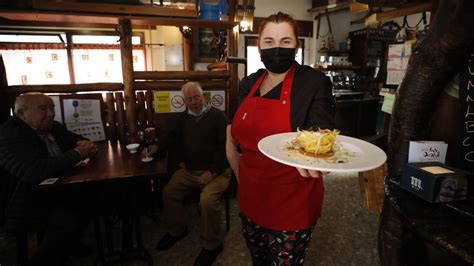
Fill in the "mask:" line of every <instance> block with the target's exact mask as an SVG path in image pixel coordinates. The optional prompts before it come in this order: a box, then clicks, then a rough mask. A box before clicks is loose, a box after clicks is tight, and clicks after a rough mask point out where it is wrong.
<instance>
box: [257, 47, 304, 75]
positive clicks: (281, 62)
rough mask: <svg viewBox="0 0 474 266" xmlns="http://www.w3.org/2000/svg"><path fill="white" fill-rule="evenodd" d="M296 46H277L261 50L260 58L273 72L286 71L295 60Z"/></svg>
mask: <svg viewBox="0 0 474 266" xmlns="http://www.w3.org/2000/svg"><path fill="white" fill-rule="evenodd" d="M295 50H296V48H282V47H275V48H270V49H263V50H260V60H262V62H263V64H264V65H265V67H266V68H267V70H268V71H270V72H273V73H284V72H286V71H288V69H290V67H291V65H293V62H295V55H296V53H295Z"/></svg>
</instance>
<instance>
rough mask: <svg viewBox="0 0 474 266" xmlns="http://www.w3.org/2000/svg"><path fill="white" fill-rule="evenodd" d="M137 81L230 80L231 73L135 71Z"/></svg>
mask: <svg viewBox="0 0 474 266" xmlns="http://www.w3.org/2000/svg"><path fill="white" fill-rule="evenodd" d="M133 75H134V78H135V80H140V79H145V80H174V79H178V80H183V79H186V80H201V79H228V78H229V76H230V73H229V71H227V70H226V71H135V72H134V73H133Z"/></svg>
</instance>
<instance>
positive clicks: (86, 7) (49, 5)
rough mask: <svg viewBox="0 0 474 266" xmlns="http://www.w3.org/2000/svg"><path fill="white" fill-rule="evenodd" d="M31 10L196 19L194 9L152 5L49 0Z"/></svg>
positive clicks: (41, 0)
mask: <svg viewBox="0 0 474 266" xmlns="http://www.w3.org/2000/svg"><path fill="white" fill-rule="evenodd" d="M32 6H33V9H37V10H51V11H67V12H71V11H76V12H77V11H78V12H91V10H93V11H94V12H97V13H105V14H127V15H132V14H135V15H151V16H166V17H186V18H197V12H196V9H178V8H170V7H164V6H153V5H121V4H109V3H84V2H75V1H67V3H64V2H62V1H51V0H33V1H32Z"/></svg>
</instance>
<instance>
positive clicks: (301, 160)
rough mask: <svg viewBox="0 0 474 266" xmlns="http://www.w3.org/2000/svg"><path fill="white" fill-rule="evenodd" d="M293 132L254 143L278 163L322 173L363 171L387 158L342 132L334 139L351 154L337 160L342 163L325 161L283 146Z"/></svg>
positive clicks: (374, 166)
mask: <svg viewBox="0 0 474 266" xmlns="http://www.w3.org/2000/svg"><path fill="white" fill-rule="evenodd" d="M296 134H297V133H296V132H288V133H280V134H275V135H271V136H268V137H265V138H263V139H261V140H260V141H259V142H258V149H259V150H260V151H261V152H262V153H263V154H264V155H265V156H267V157H269V158H270V159H272V160H275V161H277V162H279V163H282V164H285V165H289V166H294V167H299V168H305V169H310V170H318V171H324V172H363V171H368V170H372V169H375V168H377V167H379V166H381V165H382V164H383V163H385V161H386V160H387V155H386V154H385V152H384V151H383V150H382V149H380V148H379V147H377V146H375V145H373V144H372V143H369V142H367V141H363V140H360V139H356V138H352V137H348V136H343V135H338V136H337V137H336V142H337V143H338V145H340V146H341V148H342V150H344V151H347V152H348V153H350V154H351V156H344V158H345V160H341V161H344V162H340V163H338V162H328V161H326V160H325V159H323V158H315V157H311V156H306V155H303V154H301V153H300V152H298V151H296V150H289V149H288V148H287V147H289V146H290V145H291V144H290V143H291V141H292V140H294V139H295V138H296Z"/></svg>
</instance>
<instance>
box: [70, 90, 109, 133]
mask: <svg viewBox="0 0 474 266" xmlns="http://www.w3.org/2000/svg"><path fill="white" fill-rule="evenodd" d="M100 104H101V100H100V99H63V107H64V123H65V125H66V128H67V129H68V130H69V131H72V132H74V133H76V134H78V135H81V136H83V137H85V138H88V139H90V140H91V141H102V140H106V135H105V130H104V124H103V123H102V110H101V107H100Z"/></svg>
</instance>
